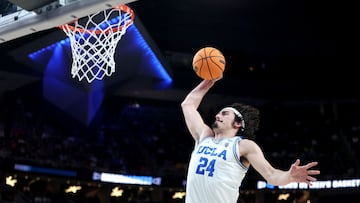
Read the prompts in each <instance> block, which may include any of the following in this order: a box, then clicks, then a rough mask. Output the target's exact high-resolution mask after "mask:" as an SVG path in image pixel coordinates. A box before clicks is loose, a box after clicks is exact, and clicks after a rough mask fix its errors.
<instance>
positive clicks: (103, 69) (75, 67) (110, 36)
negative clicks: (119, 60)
mask: <svg viewBox="0 0 360 203" xmlns="http://www.w3.org/2000/svg"><path fill="white" fill-rule="evenodd" d="M82 20H83V21H82V22H79V21H78V20H76V21H74V22H71V23H68V24H64V25H61V26H60V28H61V29H62V30H63V31H64V32H65V33H66V35H67V36H68V37H69V39H70V43H71V51H72V58H73V62H72V68H71V74H72V77H73V78H75V77H78V79H79V81H81V80H83V79H84V78H86V80H87V81H88V82H89V83H91V82H92V81H94V80H95V79H97V80H102V79H103V77H104V76H111V75H112V74H113V73H114V72H115V60H114V55H115V50H116V46H117V44H118V42H119V40H120V39H121V37H122V36H123V35H124V34H125V32H126V29H127V28H128V27H129V26H130V25H131V24H132V23H133V20H134V13H133V11H132V10H131V9H130V8H129V7H127V6H125V5H121V6H117V7H114V8H112V9H109V10H105V11H100V12H97V13H95V14H92V15H89V16H87V17H86V18H85V19H82Z"/></svg>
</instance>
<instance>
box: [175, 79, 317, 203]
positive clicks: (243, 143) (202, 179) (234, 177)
mask: <svg viewBox="0 0 360 203" xmlns="http://www.w3.org/2000/svg"><path fill="white" fill-rule="evenodd" d="M217 80H219V79H216V80H203V81H202V82H201V83H200V84H199V85H198V86H197V87H195V88H194V89H193V90H192V91H191V92H190V93H189V94H188V95H187V96H186V98H185V100H184V101H183V102H182V103H181V108H182V112H183V114H184V118H185V123H186V125H187V128H188V130H189V131H190V133H191V135H192V137H193V138H194V140H195V147H194V151H193V152H192V154H191V159H190V163H189V168H188V174H187V183H186V199H185V202H186V203H220V202H221V203H236V202H237V200H238V196H239V187H240V185H241V182H242V180H243V179H244V176H245V174H246V172H247V170H248V168H249V167H250V166H252V167H253V168H254V169H255V170H256V171H257V172H259V173H260V174H261V175H262V176H263V177H264V179H265V180H266V181H267V182H268V183H270V184H272V185H275V186H279V185H286V184H288V183H291V182H304V183H307V184H309V185H311V182H312V181H316V178H314V177H313V175H317V174H320V171H319V170H311V169H310V168H312V167H314V166H316V165H317V162H311V163H308V164H306V165H300V160H299V159H297V160H296V161H295V163H293V164H292V165H291V167H290V169H289V170H287V171H283V170H279V169H276V168H274V167H273V166H272V165H271V164H270V163H269V162H268V161H267V160H266V159H265V158H264V154H263V152H262V150H261V149H260V147H259V146H258V145H257V144H256V143H255V142H254V141H253V139H251V138H254V133H255V131H256V130H257V129H258V126H259V121H260V119H259V111H258V109H256V108H254V107H252V106H249V105H245V104H240V103H235V104H233V105H230V106H226V107H225V108H223V109H222V110H221V111H220V112H219V113H218V114H217V115H216V116H215V121H214V123H213V124H212V126H211V127H210V126H208V125H206V124H205V123H204V121H203V119H202V117H201V116H200V113H199V112H198V110H197V109H198V107H199V105H200V103H201V101H202V99H203V97H204V96H205V94H206V93H207V92H208V91H209V89H210V88H211V87H212V86H213V85H214V84H215V82H216V81H217Z"/></svg>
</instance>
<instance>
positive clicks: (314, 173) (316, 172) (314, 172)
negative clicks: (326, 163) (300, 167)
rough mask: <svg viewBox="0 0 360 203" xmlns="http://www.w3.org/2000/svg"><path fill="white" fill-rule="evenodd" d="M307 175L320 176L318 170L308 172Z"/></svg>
mask: <svg viewBox="0 0 360 203" xmlns="http://www.w3.org/2000/svg"><path fill="white" fill-rule="evenodd" d="M307 173H308V174H309V175H318V174H320V171H319V170H308V172H307Z"/></svg>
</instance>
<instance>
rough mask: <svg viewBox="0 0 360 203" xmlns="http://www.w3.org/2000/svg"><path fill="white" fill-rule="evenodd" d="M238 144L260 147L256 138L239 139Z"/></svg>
mask: <svg viewBox="0 0 360 203" xmlns="http://www.w3.org/2000/svg"><path fill="white" fill-rule="evenodd" d="M238 144H239V146H241V147H246V148H254V147H259V146H258V144H257V143H256V142H255V141H254V140H251V139H246V138H242V139H239V143H238Z"/></svg>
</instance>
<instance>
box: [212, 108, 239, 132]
mask: <svg viewBox="0 0 360 203" xmlns="http://www.w3.org/2000/svg"><path fill="white" fill-rule="evenodd" d="M234 119H235V114H234V112H232V111H231V110H228V109H222V110H221V111H220V112H219V113H218V114H216V116H215V122H214V123H213V124H212V127H213V128H214V129H215V128H219V129H222V128H232V127H233V126H232V125H233V122H234Z"/></svg>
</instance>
